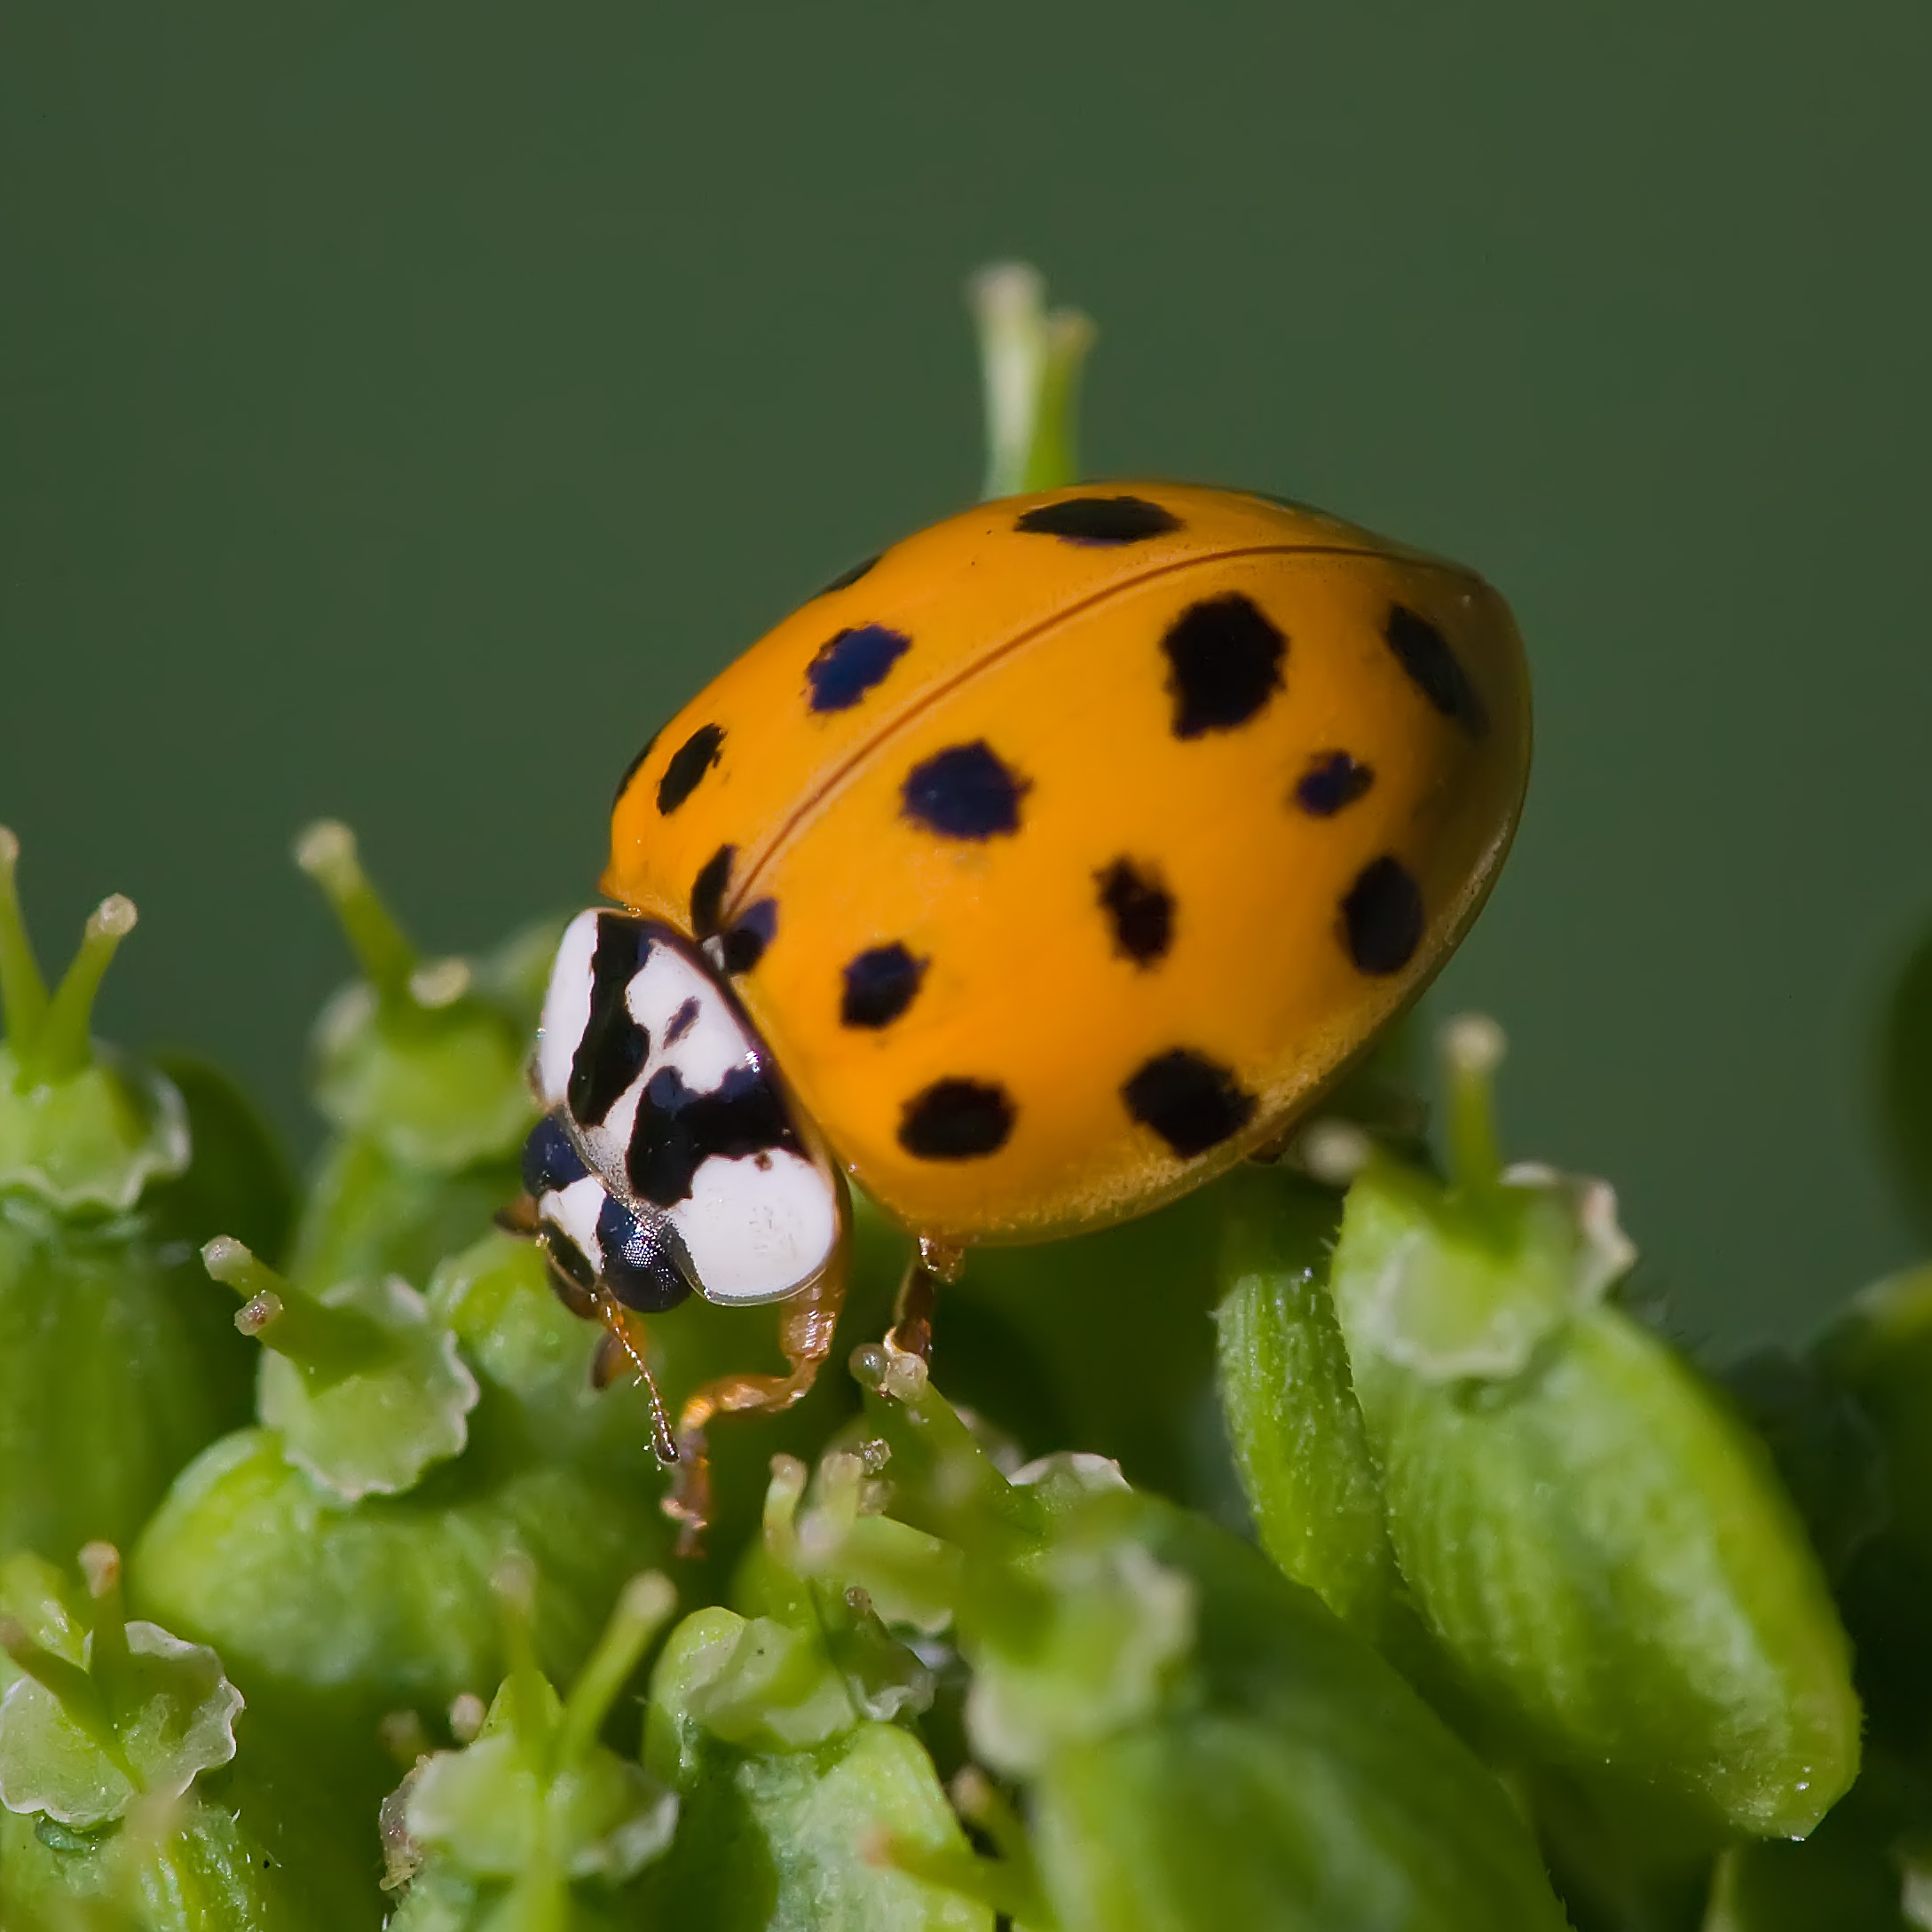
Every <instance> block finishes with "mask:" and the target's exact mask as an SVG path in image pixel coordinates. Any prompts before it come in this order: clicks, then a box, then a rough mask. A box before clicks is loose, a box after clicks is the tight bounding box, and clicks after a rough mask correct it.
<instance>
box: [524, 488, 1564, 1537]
mask: <svg viewBox="0 0 1932 1932" xmlns="http://www.w3.org/2000/svg"><path fill="white" fill-rule="evenodd" d="M1529 742H1530V724H1529V700H1528V687H1527V679H1526V670H1525V666H1524V661H1523V655H1522V649H1521V644H1520V642H1519V640H1518V635H1517V632H1516V628H1515V626H1514V624H1513V622H1512V621H1511V619H1510V612H1509V610H1508V608H1507V606H1506V605H1505V604H1504V603H1503V602H1502V599H1501V598H1500V597H1499V596H1498V595H1496V593H1495V592H1494V591H1493V590H1492V589H1491V588H1490V587H1488V585H1486V583H1485V582H1483V580H1481V579H1480V578H1479V577H1478V576H1476V575H1474V574H1473V573H1472V572H1470V571H1468V570H1465V569H1463V568H1462V567H1461V566H1459V565H1456V564H1449V563H1445V562H1443V561H1441V560H1439V559H1437V558H1434V557H1431V556H1424V555H1423V554H1421V553H1419V552H1416V551H1414V550H1409V549H1406V548H1401V547H1400V546H1398V545H1396V544H1393V543H1391V542H1389V541H1387V540H1384V539H1383V538H1381V537H1377V536H1375V535H1372V534H1370V533H1369V532H1367V531H1364V530H1360V529H1358V528H1356V527H1355V526H1353V525H1352V524H1346V523H1343V522H1340V521H1338V520H1337V519H1336V518H1334V517H1328V516H1325V515H1323V514H1321V512H1319V511H1316V510H1313V509H1306V508H1305V507H1302V506H1300V505H1297V504H1293V503H1289V502H1286V501H1281V500H1279V499H1275V498H1271V497H1266V496H1260V495H1253V494H1246V493H1239V492H1234V491H1228V490H1219V489H1208V488H1200V487H1194V486H1183V485H1171V484H1164V483H1126V484H1114V485H1098V486H1097V485H1084V486H1081V487H1077V488H1071V489H1059V490H1050V491H1045V492H1043V493H1037V494H1035V495H1029V496H1021V497H1012V498H1006V499H1003V500H1000V501H991V502H985V503H982V504H980V505H978V506H976V507H975V508H974V509H970V510H967V511H966V512H964V513H963V514H961V515H959V516H956V517H950V518H949V519H948V520H946V521H945V522H943V523H941V524H935V525H934V526H933V527H932V528H930V529H928V530H925V531H922V532H919V534H917V535H915V536H911V537H908V538H907V539H905V540H903V542H901V543H898V544H896V545H895V546H894V547H893V548H891V549H889V550H887V551H886V552H884V553H883V554H882V555H881V556H877V557H874V558H872V559H871V560H870V561H869V562H867V563H864V564H860V565H858V566H857V567H856V568H855V569H852V570H849V571H848V572H845V573H844V575H842V576H840V577H839V578H837V579H836V580H833V581H832V583H831V584H829V585H827V586H826V587H825V588H824V590H823V591H821V592H820V593H819V594H818V595H816V596H815V597H813V598H812V599H810V600H809V601H808V603H805V604H804V605H803V606H802V607H801V608H800V610H798V611H795V612H794V613H793V615H792V616H790V617H789V618H787V619H785V621H784V622H783V623H781V624H780V625H778V627H777V628H776V629H775V630H773V631H771V632H769V634H768V635H766V636H765V637H764V638H762V639H761V641H760V642H759V643H756V644H754V645H753V647H752V648H751V650H750V651H747V652H745V655H744V656H743V657H742V658H739V659H738V660H737V662H736V663H735V664H733V665H732V666H730V667H729V669H728V670H726V671H725V672H724V673H723V674H722V675H720V676H719V677H718V678H716V679H715V680H714V682H712V683H711V684H710V685H709V686H708V687H707V688H706V690H704V691H703V692H701V693H700V694H699V695H698V697H697V698H694V699H693V700H692V701H691V703H690V705H688V706H686V707H685V708H684V710H682V712H680V713H679V714H677V716H676V717H674V719H673V720H672V721H671V722H670V723H669V724H668V725H667V726H666V728H665V729H663V730H662V731H661V732H659V733H658V735H657V737H654V738H653V739H652V740H651V742H650V743H649V744H648V745H645V747H644V748H643V751H642V752H640V753H638V754H637V756H636V758H635V760H634V761H632V763H631V766H630V769H628V770H627V772H626V773H625V775H624V777H623V781H622V783H621V785H619V790H618V795H617V800H616V805H615V808H614V811H613V815H612V819H611V861H610V865H609V868H608V870H607V871H606V872H605V874H604V878H603V887H604V890H605V891H606V893H607V894H608V895H610V897H611V898H612V899H613V900H615V901H616V902H617V903H618V905H619V907H621V909H622V910H602V911H588V912H585V913H583V914H581V915H580V917H579V918H578V919H575V920H574V921H573V922H572V925H571V926H570V927H569V929H568V930H567V932H566V933H565V934H564V941H563V943H562V946H561V948H560V950H559V952H558V955H557V959H556V969H555V973H554V975H553V978H552V981H551V984H550V988H549V992H548V1000H547V1003H546V1005H545V1008H544V1013H543V1019H542V1029H541V1033H540V1044H539V1047H538V1053H537V1058H536V1073H535V1078H536V1084H537V1086H538V1089H539V1092H540V1099H541V1102H542V1105H543V1107H544V1108H545V1113H544V1116H543V1118H542V1120H541V1121H540V1124H538V1126H537V1128H536V1129H535V1131H534V1132H532V1135H531V1138H530V1141H529V1147H528V1151H527V1154H526V1160H525V1168H526V1181H527V1185H528V1187H529V1191H530V1195H531V1196H532V1218H533V1220H534V1223H535V1226H536V1227H537V1230H538V1233H539V1236H540V1240H541V1241H542V1242H543V1245H544V1247H545V1249H546V1251H547V1252H548V1256H549V1258H550V1260H551V1263H552V1265H553V1272H554V1274H555V1275H556V1280H557V1283H558V1287H559V1290H560V1292H562V1293H563V1294H564V1297H565V1298H566V1300H568V1301H569V1302H570V1303H571V1305H572V1306H573V1307H576V1308H577V1309H578V1310H579V1311H580V1313H585V1314H587V1315H590V1316H593V1317H595V1318H596V1319H599V1320H601V1321H603V1322H604V1324H605V1325H606V1327H607V1329H609V1330H610V1334H611V1337H614V1339H615V1343H616V1345H618V1346H619V1348H620V1349H621V1351H622V1352H624V1353H625V1354H627V1355H628V1356H629V1357H630V1359H631V1360H633V1361H634V1362H635V1366H636V1367H637V1368H638V1370H639V1371H640V1372H641V1373H642V1372H643V1349H642V1346H641V1340H640V1337H639V1335H638V1332H637V1327H636V1322H635V1317H636V1316H637V1315H640V1314H648V1313H654V1312H656V1311H658V1310H661V1309H665V1308H668V1307H670V1306H672V1305H674V1304H675V1303H676V1302H678V1301H680V1300H682V1298H683V1297H685V1296H687V1295H689V1294H690V1293H692V1292H693V1291H695V1292H697V1293H698V1294H699V1295H701V1296H703V1297H706V1299H708V1300H711V1301H715V1302H736V1303H755V1302H769V1301H782V1302H788V1303H790V1304H791V1307H790V1308H789V1310H788V1312H787V1315H786V1319H785V1332H784V1337H783V1339H784V1341H785V1351H786V1354H787V1356H788V1358H789V1359H790V1361H791V1365H792V1373H791V1374H790V1375H788V1376H737V1377H732V1378H729V1380H727V1381H725V1382H722V1383H719V1384H714V1385H712V1386H711V1387H710V1388H708V1389H706V1390H701V1391H699V1392H698V1394H697V1395H696V1396H694V1397H693V1398H692V1399H691V1400H690V1402H689V1403H688V1404H687V1405H686V1407H685V1409H684V1411H683V1415H682V1422H681V1425H680V1428H679V1430H678V1431H677V1432H676V1435H675V1436H673V1435H672V1433H671V1431H669V1430H668V1428H667V1426H666V1424H665V1423H664V1421H663V1418H662V1412H661V1410H659V1411H658V1447H659V1452H660V1454H662V1455H665V1456H666V1458H667V1459H669V1460H677V1459H679V1458H681V1457H682V1460H684V1461H685V1462H686V1463H688V1464H690V1469H689V1470H688V1471H687V1479H685V1480H684V1482H683V1485H682V1490H681V1492H679V1493H675V1494H674V1496H673V1498H672V1499H671V1501H670V1502H668V1503H667V1507H669V1508H670V1509H671V1510H672V1513H673V1514H674V1515H683V1516H684V1517H685V1518H686V1519H687V1522H688V1523H691V1522H695V1521H696V1520H697V1519H698V1518H699V1517H700V1516H701V1514H702V1502H701V1495H702V1478H701V1470H702V1456H701V1431H702V1429H703V1426H704V1424H705V1423H706V1421H707V1420H708V1419H709V1417H710V1416H711V1415H714V1414H715V1413H717V1412H718V1411H719V1410H721V1409H729V1408H776V1407H780V1406H783V1405H784V1404H785V1402H787V1401H789V1400H793V1399H795V1398H796V1396H797V1395H799V1394H800V1393H802V1392H803V1390H804V1389H805V1388H806V1387H807V1386H808V1385H809V1383H810V1380H811V1377H812V1375H813V1373H814V1371H815V1370H816V1367H817V1365H818V1363H819V1361H820V1360H823V1358H824V1355H825V1353H826V1352H828V1351H829V1349H830V1346H831V1338H832V1320H833V1316H834V1315H835V1313H836V1306H837V1301H838V1297H839V1295H840V1291H841V1289H842V1284H843V1272H844V1265H845V1251H846V1246H847V1227H848V1195H847V1192H846V1184H847V1178H848V1177H849V1178H850V1179H851V1180H852V1181H854V1182H856V1184H857V1185H858V1186H859V1187H863V1189H864V1191H865V1192H866V1193H867V1194H868V1195H870V1196H871V1198H872V1199H873V1200H874V1201H875V1202H876V1203H878V1204H879V1207H880V1208H882V1209H883V1210H886V1211H887V1213H888V1214H889V1215H891V1216H892V1217H894V1218H895V1219H896V1220H898V1221H899V1222H900V1223H902V1224H903V1226H905V1227H906V1228H907V1229H909V1230H910V1231H911V1232H912V1233H913V1234H916V1235H918V1236H919V1237H920V1243H921V1245H920V1257H921V1258H920V1261H919V1263H917V1264H915V1266H914V1268H913V1270H912V1273H911V1277H910V1279H909V1283H908V1287H907V1289H906V1290H905V1291H903V1294H902V1303H901V1316H900V1321H899V1324H898V1327H897V1328H896V1329H895V1336H894V1341H895V1344H896V1345H897V1346H898V1347H900V1348H901V1349H903V1350H908V1351H911V1352H915V1353H919V1354H923V1352H924V1350H925V1347H926V1345H927V1338H928V1334H929V1330H928V1327H927V1313H928V1307H929V1301H930V1295H931V1287H932V1282H933V1281H934V1280H935V1279H943V1278H950V1274H951V1272H952V1271H953V1268H954V1266H955V1265H956V1262H957V1258H958V1256H959V1255H960V1254H961V1253H962V1252H963V1250H966V1249H968V1248H970V1247H973V1246H974V1245H977V1244H979V1243H982V1242H1037V1241H1045V1240H1049V1239H1052V1238H1054V1237H1057V1236H1059V1235H1062V1234H1073V1233H1076V1232H1079V1231H1082V1230H1085V1229H1089V1228H1094V1227H1099V1226H1105V1225H1106V1224H1108V1223H1109V1222H1114V1221H1118V1220H1122V1219H1125V1218H1130V1217H1132V1216H1134V1215H1138V1214H1142V1213H1145V1212H1147V1210H1149V1209H1152V1208H1154V1207H1156V1206H1158V1205H1160V1204H1161V1203H1163V1202H1166V1201H1168V1200H1171V1199H1172V1198H1173V1197H1174V1196H1175V1195H1179V1194H1182V1193H1184V1192H1186V1191H1187V1190H1188V1189H1190V1188H1193V1187H1198V1186H1200V1185H1201V1184H1202V1183H1203V1181H1205V1180H1207V1179H1210V1178H1211V1177H1212V1176H1214V1175H1216V1174H1218V1173H1219V1172H1220V1171H1223V1170H1224V1169H1226V1168H1227V1167H1228V1166H1230V1165H1231V1164H1232V1163H1234V1162H1237V1161H1239V1160H1241V1159H1242V1157H1243V1156H1245V1155H1250V1154H1251V1153H1253V1152H1255V1151H1256V1150H1257V1149H1258V1148H1261V1147H1263V1146H1264V1145H1265V1144H1266V1143H1269V1142H1271V1141H1275V1140H1278V1139H1279V1138H1280V1137H1281V1133H1282V1132H1283V1130H1284V1128H1285V1127H1286V1126H1287V1125H1288V1124H1289V1123H1291V1122H1292V1121H1293V1120H1294V1119H1295V1118H1296V1116H1297V1115H1299V1114H1300V1113H1302V1112H1303V1111H1304V1110H1305V1108H1307V1107H1308V1106H1309V1105H1310V1103H1311V1102H1312V1101H1313V1100H1315V1099H1317V1097H1319V1096H1320V1095H1321V1093H1322V1092H1324V1090H1326V1089H1327V1088H1328V1087H1329V1086H1330V1085H1331V1084H1333V1083H1334V1082H1335V1081H1336V1080H1337V1077H1338V1076H1340V1075H1341V1074H1342V1073H1344V1072H1345V1070H1346V1069H1347V1068H1348V1067H1349V1065H1350V1063H1351V1062H1352V1061H1354V1060H1355V1059H1356V1058H1357V1057H1358V1056H1359V1055H1360V1053H1362V1052H1363V1050H1364V1049H1365V1048H1366V1047H1367V1046H1368V1045H1369V1043H1370V1042H1372V1041H1373V1040H1374V1038H1375V1037H1376V1034H1377V1033H1378V1032H1379V1031H1380V1029H1382V1028H1383V1027H1384V1025H1385V1024H1386V1023H1387V1022H1388V1021H1389V1020H1390V1019H1391V1018H1392V1017H1393V1016H1394V1015H1395V1014H1397V1013H1400V1011H1401V1010H1402V1009H1403V1008H1404V1007H1405V1006H1407V1005H1408V1004H1409V1003H1410V1002H1411V1001H1412V1000H1413V999H1414V998H1415V997H1416V995H1417V994H1418V993H1419V992H1420V991H1421V990H1422V989H1423V987H1424V986H1425V985H1426V984H1427V982H1428V981H1429V980H1430V978H1431V976H1432V975H1433V974H1434V973H1435V972H1436V971H1437V969H1438V968H1439V966H1441V965H1442V963H1443V961H1444V959H1445V958H1447V955H1448V953H1449V952H1450V950H1452V949H1453V948H1454V946H1455V943H1456V942H1457V940H1458V939H1459V938H1460V936H1461V935H1462V934H1463V931H1464V930H1465V929H1466V928H1467V927H1468V926H1469V924H1470V922H1471V919H1473V918H1474V917H1475V915H1476V913H1477V911H1479V908H1480V906H1481V904H1482V902H1483V900H1484V898H1485V896H1486V895H1487V893H1488V891H1489V888H1490V887H1491V885H1492V884H1493V883H1494V879H1495V877H1496V873H1497V871H1498V868H1499V867H1500V865H1501V863H1502V858H1503V855H1504V853H1505V851H1506V850H1507V848H1508V846H1509V842H1510V835H1511V833H1512V832H1513V830H1514V827H1515V824H1516V820H1517V816H1518V809H1519V807H1520V805H1521V801H1522V796H1523V788H1524V784H1525V780H1526V774H1527V769H1528V760H1529Z"/></svg>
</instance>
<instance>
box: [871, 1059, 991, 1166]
mask: <svg viewBox="0 0 1932 1932" xmlns="http://www.w3.org/2000/svg"><path fill="white" fill-rule="evenodd" d="M1013 1114H1014V1109H1013V1101H1012V1100H1010V1099H1009V1098H1008V1097H1007V1094H1006V1090H1005V1088H1004V1087H1000V1086H996V1085H994V1084H992V1083H991V1082H990V1081H987V1080H967V1079H964V1078H960V1077H957V1076H956V1077H954V1078H952V1079H949V1080H935V1081H934V1082H933V1084H932V1085H931V1086H929V1087H927V1089H926V1090H925V1091H924V1092H920V1093H915V1094H914V1095H913V1096H912V1098H911V1100H908V1101H907V1102H906V1103H905V1111H904V1112H903V1114H902V1115H901V1116H900V1120H899V1145H900V1146H901V1147H903V1148H904V1149H905V1150H906V1152H907V1153H908V1154H911V1155H918V1157H919V1159H920V1160H922V1161H975V1160H978V1159H980V1158H981V1157H982V1155H988V1154H997V1153H998V1152H999V1150H1000V1148H1002V1147H1005V1144H1006V1140H1007V1137H1008V1136H1009V1135H1010V1134H1011V1133H1012V1132H1013Z"/></svg>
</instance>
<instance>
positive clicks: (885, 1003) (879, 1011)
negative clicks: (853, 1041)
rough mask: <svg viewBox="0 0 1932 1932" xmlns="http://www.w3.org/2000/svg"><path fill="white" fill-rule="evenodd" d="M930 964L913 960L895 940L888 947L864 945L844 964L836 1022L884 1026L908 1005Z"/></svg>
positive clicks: (888, 1024) (920, 960)
mask: <svg viewBox="0 0 1932 1932" xmlns="http://www.w3.org/2000/svg"><path fill="white" fill-rule="evenodd" d="M930 963H931V962H930V961H928V960H925V959H919V958H914V957H913V955H912V954H911V953H910V952H908V951H907V950H906V949H905V948H904V947H903V945H901V944H900V943H899V942H898V941H897V940H896V939H895V940H894V941H893V942H892V943H891V944H890V945H889V946H868V947H867V948H866V950H864V951H863V952H862V953H859V954H857V955H856V957H855V958H850V959H848V960H847V961H846V964H845V992H844V995H843V997H842V998H840V1001H839V1023H840V1025H841V1026H848V1027H874V1028H877V1027H887V1026H890V1025H891V1024H892V1022H893V1021H895V1020H896V1019H897V1018H898V1017H899V1015H900V1014H901V1013H903V1012H904V1011H905V1010H906V1008H907V1007H908V1006H910V1005H911V1004H912V996H913V995H914V994H915V993H917V992H918V991H919V982H920V981H921V980H923V979H924V978H925V977H926V968H927V966H928V965H929V964H930Z"/></svg>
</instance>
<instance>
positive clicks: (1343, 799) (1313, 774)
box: [1295, 752, 1376, 818]
mask: <svg viewBox="0 0 1932 1932" xmlns="http://www.w3.org/2000/svg"><path fill="white" fill-rule="evenodd" d="M1375 782H1376V775H1375V773H1374V772H1373V771H1371V770H1370V769H1368V766H1367V765H1362V764H1358V763H1357V762H1356V761H1355V760H1353V759H1352V758H1351V757H1350V756H1349V755H1348V753H1346V752H1317V753H1315V755H1314V756H1313V758H1311V759H1310V760H1309V761H1308V769H1307V770H1306V771H1305V772H1303V773H1302V775H1301V777H1299V778H1297V780H1296V781H1295V802H1296V804H1297V805H1298V806H1300V807H1301V808H1302V810H1303V811H1305V812H1306V813H1307V814H1308V815H1309V816H1311V817H1312V818H1333V817H1334V816H1335V815H1336V814H1337V812H1338V811H1341V810H1342V809H1343V808H1345V807H1346V806H1350V805H1352V804H1353V803H1354V802H1355V800H1357V799H1359V798H1360V797H1361V796H1362V795H1363V793H1366V792H1367V791H1368V787H1369V786H1370V785H1373V784H1374V783H1375Z"/></svg>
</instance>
